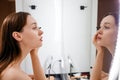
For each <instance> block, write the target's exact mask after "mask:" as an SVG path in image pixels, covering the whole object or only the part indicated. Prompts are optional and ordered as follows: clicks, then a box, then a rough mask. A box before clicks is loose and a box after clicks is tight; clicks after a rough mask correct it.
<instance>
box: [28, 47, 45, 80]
mask: <svg viewBox="0 0 120 80" xmlns="http://www.w3.org/2000/svg"><path fill="white" fill-rule="evenodd" d="M37 52H38V49H34V50H32V51H31V52H30V55H31V60H32V66H33V72H34V77H35V80H46V77H45V74H44V72H43V69H42V67H41V65H40V61H39V57H38V54H37Z"/></svg>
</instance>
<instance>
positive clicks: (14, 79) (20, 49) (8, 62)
mask: <svg viewBox="0 0 120 80" xmlns="http://www.w3.org/2000/svg"><path fill="white" fill-rule="evenodd" d="M42 34H43V32H42V31H41V30H40V28H39V27H38V26H37V23H36V20H35V19H34V18H33V17H32V16H31V15H30V14H29V13H27V12H18V13H12V14H10V15H8V16H7V17H6V18H5V20H4V21H3V24H2V26H1V27H0V80H32V79H35V80H46V77H45V75H44V73H43V70H42V67H41V65H40V61H39V58H38V54H37V51H38V48H39V47H41V46H42ZM29 53H30V56H31V60H32V66H33V73H34V74H33V76H30V75H28V74H26V73H25V72H24V71H23V70H22V69H21V67H20V64H21V62H22V61H23V59H24V58H25V57H26V56H27V55H28V54H29Z"/></svg>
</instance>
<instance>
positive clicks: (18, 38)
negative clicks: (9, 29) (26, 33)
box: [12, 31, 22, 41]
mask: <svg viewBox="0 0 120 80" xmlns="http://www.w3.org/2000/svg"><path fill="white" fill-rule="evenodd" d="M12 37H13V38H14V39H15V40H17V41H21V40H22V35H21V33H19V32H16V31H15V32H13V33H12Z"/></svg>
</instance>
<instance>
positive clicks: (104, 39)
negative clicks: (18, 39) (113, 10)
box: [97, 15, 118, 47]
mask: <svg viewBox="0 0 120 80" xmlns="http://www.w3.org/2000/svg"><path fill="white" fill-rule="evenodd" d="M117 33H118V26H116V24H115V19H114V17H113V16H112V15H108V16H106V17H104V18H103V19H102V21H101V24H100V29H99V30H98V31H97V43H98V44H99V45H101V46H104V47H109V46H114V45H115V44H116V40H117Z"/></svg>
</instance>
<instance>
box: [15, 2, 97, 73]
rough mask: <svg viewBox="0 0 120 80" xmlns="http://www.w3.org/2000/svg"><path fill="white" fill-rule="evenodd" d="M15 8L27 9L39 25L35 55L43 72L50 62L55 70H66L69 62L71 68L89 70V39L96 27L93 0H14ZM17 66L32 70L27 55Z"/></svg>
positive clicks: (92, 53) (92, 54) (92, 56)
mask: <svg viewBox="0 0 120 80" xmlns="http://www.w3.org/2000/svg"><path fill="white" fill-rule="evenodd" d="M31 5H35V6H36V9H31V7H30V6H31ZM80 6H85V8H84V9H81V8H80ZM16 11H17V12H18V11H27V12H29V13H31V14H32V16H33V17H34V18H35V19H36V20H37V22H38V25H39V26H41V27H42V30H43V32H44V34H43V46H42V47H41V48H40V49H39V57H40V61H41V64H42V66H43V68H44V70H45V73H46V74H47V73H48V66H49V64H50V63H51V64H52V66H51V67H52V70H51V73H55V74H56V73H68V72H70V65H69V63H72V65H73V68H72V72H89V71H90V66H92V65H93V62H94V59H95V48H94V47H93V45H92V41H91V40H92V36H93V34H94V32H95V29H96V21H97V0H16ZM68 57H69V59H68ZM21 66H22V67H23V69H24V70H25V71H26V72H28V73H31V72H32V67H31V62H30V57H29V56H27V58H26V60H25V61H24V62H23V64H22V65H21Z"/></svg>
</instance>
